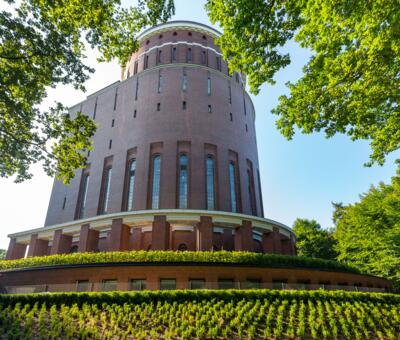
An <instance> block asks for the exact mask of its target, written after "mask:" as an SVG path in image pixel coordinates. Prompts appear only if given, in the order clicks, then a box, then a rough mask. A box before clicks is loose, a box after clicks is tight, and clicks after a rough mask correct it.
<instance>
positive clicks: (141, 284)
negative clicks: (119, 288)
mask: <svg viewBox="0 0 400 340" xmlns="http://www.w3.org/2000/svg"><path fill="white" fill-rule="evenodd" d="M145 289H146V280H145V279H132V280H131V290H145Z"/></svg>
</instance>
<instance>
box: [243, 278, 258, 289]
mask: <svg viewBox="0 0 400 340" xmlns="http://www.w3.org/2000/svg"><path fill="white" fill-rule="evenodd" d="M260 288H261V280H257V279H247V280H246V282H245V289H260Z"/></svg>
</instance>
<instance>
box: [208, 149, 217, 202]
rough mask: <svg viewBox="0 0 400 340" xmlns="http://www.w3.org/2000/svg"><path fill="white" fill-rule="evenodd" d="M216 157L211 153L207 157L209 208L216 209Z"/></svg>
mask: <svg viewBox="0 0 400 340" xmlns="http://www.w3.org/2000/svg"><path fill="white" fill-rule="evenodd" d="M214 182H215V181H214V158H213V156H211V155H208V156H207V159H206V191H207V192H206V193H207V209H208V210H214V209H215V187H214Z"/></svg>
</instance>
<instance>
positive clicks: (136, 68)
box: [133, 60, 138, 74]
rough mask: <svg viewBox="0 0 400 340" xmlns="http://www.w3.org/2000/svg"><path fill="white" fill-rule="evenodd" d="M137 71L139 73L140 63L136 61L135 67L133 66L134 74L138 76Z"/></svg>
mask: <svg viewBox="0 0 400 340" xmlns="http://www.w3.org/2000/svg"><path fill="white" fill-rule="evenodd" d="M137 71H138V61H137V60H136V61H135V64H134V66H133V74H136V73H137Z"/></svg>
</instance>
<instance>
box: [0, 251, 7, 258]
mask: <svg viewBox="0 0 400 340" xmlns="http://www.w3.org/2000/svg"><path fill="white" fill-rule="evenodd" d="M6 254H7V251H6V250H5V249H0V260H5V259H6Z"/></svg>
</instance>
